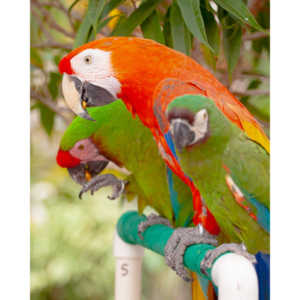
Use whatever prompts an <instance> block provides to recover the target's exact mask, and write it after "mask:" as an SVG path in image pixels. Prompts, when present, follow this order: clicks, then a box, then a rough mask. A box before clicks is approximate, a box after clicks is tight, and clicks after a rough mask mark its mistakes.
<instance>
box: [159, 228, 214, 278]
mask: <svg viewBox="0 0 300 300" xmlns="http://www.w3.org/2000/svg"><path fill="white" fill-rule="evenodd" d="M194 244H210V245H214V246H215V245H217V240H216V239H215V238H214V237H213V236H211V235H210V234H208V233H206V232H205V233H201V232H200V231H199V228H198V227H187V228H177V229H175V230H174V232H173V234H172V235H171V237H170V238H169V240H168V242H167V244H166V246H165V249H164V253H165V261H166V264H167V265H168V266H169V267H170V268H172V269H173V270H174V271H175V272H176V274H177V275H178V276H180V277H181V278H182V279H183V280H185V281H188V282H190V281H192V278H191V277H190V276H189V273H188V272H187V270H186V269H185V268H184V264H183V257H184V253H185V250H186V248H187V247H189V246H191V245H194Z"/></svg>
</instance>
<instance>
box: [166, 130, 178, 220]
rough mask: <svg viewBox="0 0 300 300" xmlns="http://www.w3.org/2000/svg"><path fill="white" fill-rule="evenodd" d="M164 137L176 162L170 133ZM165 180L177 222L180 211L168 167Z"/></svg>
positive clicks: (171, 172)
mask: <svg viewBox="0 0 300 300" xmlns="http://www.w3.org/2000/svg"><path fill="white" fill-rule="evenodd" d="M164 137H165V139H166V142H167V144H168V146H169V148H170V150H171V152H172V154H173V155H174V156H175V158H176V160H178V158H177V154H176V150H175V146H174V143H173V140H172V136H171V132H170V131H169V132H167V133H166V134H165V136H164ZM167 179H168V186H169V191H170V197H171V203H172V208H173V212H174V215H175V220H177V219H178V215H179V210H180V204H179V201H178V193H177V192H176V191H175V189H174V184H173V171H172V170H171V169H170V168H169V167H167Z"/></svg>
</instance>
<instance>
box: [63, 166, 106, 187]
mask: <svg viewBox="0 0 300 300" xmlns="http://www.w3.org/2000/svg"><path fill="white" fill-rule="evenodd" d="M108 163H109V161H107V160H101V161H89V162H87V163H85V164H84V163H81V164H79V165H77V166H76V167H73V168H68V172H69V174H70V176H71V178H72V179H73V180H74V181H75V182H76V183H79V184H80V185H84V184H85V183H87V182H88V181H89V180H90V179H91V178H93V177H94V176H96V175H98V174H100V173H101V172H102V171H103V170H104V169H105V168H106V166H107V165H108Z"/></svg>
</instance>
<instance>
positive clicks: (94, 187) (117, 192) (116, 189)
mask: <svg viewBox="0 0 300 300" xmlns="http://www.w3.org/2000/svg"><path fill="white" fill-rule="evenodd" d="M125 183H126V182H125V181H123V180H120V179H118V178H117V177H116V176H114V175H113V174H103V175H97V176H95V177H93V178H92V179H91V180H90V181H89V182H87V183H85V184H84V185H83V188H82V189H81V191H80V193H79V195H78V196H79V198H80V199H81V197H82V195H83V193H86V192H88V191H90V192H91V195H93V194H94V192H96V191H98V190H99V189H100V188H102V187H105V186H112V189H113V193H112V195H111V196H107V198H108V199H110V200H114V199H116V198H118V197H120V196H121V194H122V193H123V191H124V188H125Z"/></svg>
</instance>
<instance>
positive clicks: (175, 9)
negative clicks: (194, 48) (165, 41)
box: [170, 1, 191, 55]
mask: <svg viewBox="0 0 300 300" xmlns="http://www.w3.org/2000/svg"><path fill="white" fill-rule="evenodd" d="M170 26H171V36H172V41H173V43H172V44H173V48H174V49H175V50H178V51H181V52H183V53H185V54H187V55H189V54H190V50H191V38H190V33H189V32H188V30H187V28H186V26H185V24H184V20H183V18H182V15H181V12H180V9H179V6H178V5H177V3H176V1H175V2H173V5H172V6H171V11H170Z"/></svg>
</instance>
